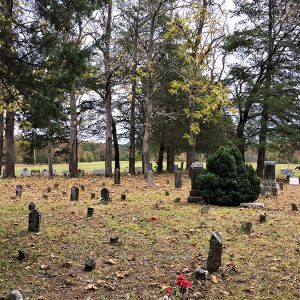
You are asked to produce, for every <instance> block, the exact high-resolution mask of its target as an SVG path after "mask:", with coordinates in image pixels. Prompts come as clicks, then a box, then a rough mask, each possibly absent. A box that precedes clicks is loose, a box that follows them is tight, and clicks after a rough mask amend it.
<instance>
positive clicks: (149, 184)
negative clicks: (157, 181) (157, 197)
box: [147, 170, 154, 187]
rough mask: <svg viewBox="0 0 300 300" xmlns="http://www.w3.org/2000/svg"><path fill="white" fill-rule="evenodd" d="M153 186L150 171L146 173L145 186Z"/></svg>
mask: <svg viewBox="0 0 300 300" xmlns="http://www.w3.org/2000/svg"><path fill="white" fill-rule="evenodd" d="M153 185H154V183H153V172H152V171H151V170H149V171H148V173H147V186H148V187H152V186H153Z"/></svg>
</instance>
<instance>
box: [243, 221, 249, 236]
mask: <svg viewBox="0 0 300 300" xmlns="http://www.w3.org/2000/svg"><path fill="white" fill-rule="evenodd" d="M241 225H242V231H243V232H245V233H246V234H248V235H249V234H250V233H251V229H252V223H251V222H247V221H242V222H241Z"/></svg>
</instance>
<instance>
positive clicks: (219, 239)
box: [206, 232, 223, 273]
mask: <svg viewBox="0 0 300 300" xmlns="http://www.w3.org/2000/svg"><path fill="white" fill-rule="evenodd" d="M222 251H223V236H222V233H220V232H213V233H212V235H211V238H210V242H209V252H208V258H207V263H206V269H207V271H208V272H209V273H212V272H216V271H217V270H218V269H219V267H220V266H221V263H222Z"/></svg>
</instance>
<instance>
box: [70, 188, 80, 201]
mask: <svg viewBox="0 0 300 300" xmlns="http://www.w3.org/2000/svg"><path fill="white" fill-rule="evenodd" d="M78 199H79V188H78V187H77V186H73V187H72V188H71V201H78Z"/></svg>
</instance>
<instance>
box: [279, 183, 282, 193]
mask: <svg viewBox="0 0 300 300" xmlns="http://www.w3.org/2000/svg"><path fill="white" fill-rule="evenodd" d="M279 189H280V190H281V191H283V182H279Z"/></svg>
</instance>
